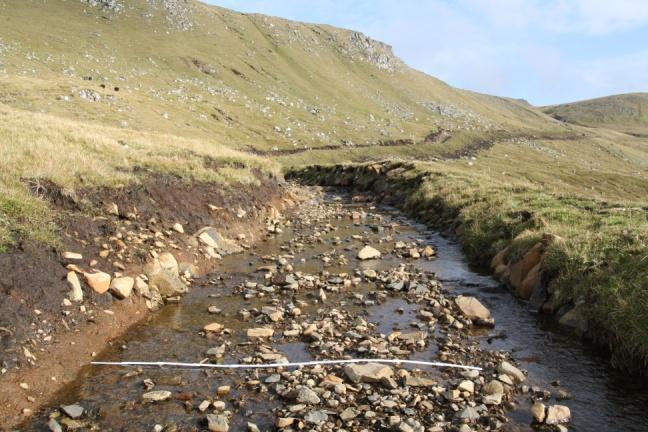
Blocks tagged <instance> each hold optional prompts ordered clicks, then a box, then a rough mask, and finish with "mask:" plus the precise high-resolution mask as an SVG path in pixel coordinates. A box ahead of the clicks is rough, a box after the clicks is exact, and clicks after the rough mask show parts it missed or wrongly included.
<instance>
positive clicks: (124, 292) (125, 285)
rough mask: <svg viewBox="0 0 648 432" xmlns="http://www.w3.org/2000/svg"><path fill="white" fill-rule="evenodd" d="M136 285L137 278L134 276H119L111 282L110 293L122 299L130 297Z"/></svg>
mask: <svg viewBox="0 0 648 432" xmlns="http://www.w3.org/2000/svg"><path fill="white" fill-rule="evenodd" d="M133 286H135V279H133V278H132V277H128V276H125V277H118V278H115V279H113V280H112V282H111V283H110V293H111V294H112V295H114V296H115V297H117V298H118V299H120V300H124V299H125V298H128V297H130V295H131V293H132V292H133Z"/></svg>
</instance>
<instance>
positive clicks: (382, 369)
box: [344, 363, 394, 383]
mask: <svg viewBox="0 0 648 432" xmlns="http://www.w3.org/2000/svg"><path fill="white" fill-rule="evenodd" d="M344 373H345V374H346V376H347V378H349V380H350V381H351V382H353V383H361V382H363V383H376V382H381V381H384V380H386V379H389V378H391V377H392V376H393V375H394V370H393V369H392V368H391V367H389V366H386V365H384V364H380V363H367V364H348V365H346V366H345V367H344Z"/></svg>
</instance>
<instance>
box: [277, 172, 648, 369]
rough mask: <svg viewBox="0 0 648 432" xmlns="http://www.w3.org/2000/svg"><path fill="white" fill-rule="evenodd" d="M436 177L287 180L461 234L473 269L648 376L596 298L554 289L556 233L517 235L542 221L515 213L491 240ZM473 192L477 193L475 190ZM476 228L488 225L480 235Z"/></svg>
mask: <svg viewBox="0 0 648 432" xmlns="http://www.w3.org/2000/svg"><path fill="white" fill-rule="evenodd" d="M434 175H438V174H437V173H435V174H432V173H427V172H425V170H415V169H414V167H413V166H411V165H410V164H407V163H398V162H396V163H390V162H384V163H372V164H359V165H331V166H311V167H306V168H301V169H295V170H293V171H291V172H289V173H288V175H287V176H288V177H289V178H296V179H299V180H301V181H302V182H305V183H307V184H318V185H326V186H341V187H350V188H354V189H355V190H358V191H366V192H370V193H371V194H372V196H374V197H375V198H376V199H377V200H378V201H380V202H383V203H387V204H390V205H394V206H396V207H398V208H400V209H402V210H404V211H405V212H406V213H407V214H408V215H409V216H411V217H413V218H414V219H415V220H417V221H419V222H422V223H425V224H427V225H429V226H432V227H435V228H436V229H442V230H444V231H445V232H446V233H448V234H450V235H453V236H457V237H458V238H459V239H460V240H461V242H462V244H463V246H464V251H465V252H466V254H467V255H468V257H469V259H470V260H471V262H472V264H473V265H475V266H477V267H478V268H480V269H482V270H487V269H490V272H492V274H493V275H494V276H495V277H496V278H497V279H498V280H500V281H501V282H502V283H504V284H506V285H507V286H508V287H509V288H510V289H511V291H513V293H514V294H515V295H516V296H517V297H520V298H522V299H525V300H528V307H529V309H530V310H531V311H533V312H544V313H546V314H547V315H549V316H552V317H554V318H555V319H556V320H558V321H559V322H560V323H561V324H563V325H565V326H568V327H571V328H572V329H573V330H574V331H575V332H576V333H577V334H579V335H583V336H586V337H588V338H589V339H592V340H594V341H596V342H598V343H600V346H601V347H605V348H607V347H611V348H612V349H613V350H615V353H614V354H615V355H617V356H618V357H622V358H621V360H620V361H619V362H617V364H616V365H617V366H619V365H620V366H623V367H628V368H631V369H633V370H634V371H636V372H641V371H642V370H643V369H642V367H641V365H642V362H641V354H640V353H638V350H634V351H633V350H631V349H629V348H628V347H632V346H633V344H635V343H637V342H636V341H633V340H632V339H631V337H630V336H628V335H625V334H622V333H619V332H615V331H613V330H612V329H611V328H609V327H606V325H605V324H604V323H602V322H600V321H598V320H596V319H592V315H595V314H594V313H593V311H592V310H590V309H591V308H590V309H588V305H590V304H594V303H595V302H596V300H595V299H593V298H591V299H590V300H589V302H590V303H588V301H586V300H583V299H580V300H575V299H574V298H573V297H570V294H569V293H568V292H565V290H564V289H563V290H561V289H559V288H558V287H557V284H556V283H554V281H555V280H556V278H557V275H558V274H559V273H560V271H561V265H564V263H560V262H558V263H557V264H556V262H555V261H556V260H555V259H554V260H553V262H552V263H551V265H548V264H547V261H548V259H547V255H549V253H548V251H549V249H550V248H552V247H553V246H555V247H556V248H559V247H560V246H561V245H562V244H564V240H563V239H561V238H560V237H557V236H555V235H553V234H551V233H544V234H543V235H542V238H541V239H539V240H534V241H531V242H529V240H526V239H519V238H515V236H514V235H513V234H512V233H513V232H521V231H523V230H524V229H525V227H529V228H532V227H533V226H534V223H535V221H534V215H533V214H532V213H531V212H529V211H519V212H518V214H516V215H513V216H514V217H512V219H513V220H514V222H513V224H512V225H510V226H507V225H506V224H499V225H498V224H493V226H494V227H495V228H497V229H498V232H490V233H487V234H486V235H484V233H483V232H480V230H481V231H483V227H484V226H488V224H487V223H485V222H484V221H480V220H477V221H475V220H473V221H470V222H467V221H466V220H465V219H464V216H463V215H462V210H463V209H462V208H461V207H458V206H456V205H452V204H450V203H449V202H448V200H447V197H445V196H444V195H443V194H442V193H437V192H435V191H433V190H432V187H431V186H430V182H428V180H430V179H431V178H432V177H433V176H434ZM465 193H466V194H470V191H468V190H467V191H466V192H465ZM473 199H474V200H475V201H479V200H480V199H481V198H480V197H478V196H475V197H474V198H473ZM509 216H511V215H507V217H509ZM476 225H481V226H480V227H478V229H477V230H475V226H476ZM486 242H488V244H486ZM572 272H573V269H572ZM624 338H625V339H624ZM638 343H639V344H642V343H643V342H638ZM635 346H636V345H635ZM619 347H620V348H619ZM617 348H618V350H617Z"/></svg>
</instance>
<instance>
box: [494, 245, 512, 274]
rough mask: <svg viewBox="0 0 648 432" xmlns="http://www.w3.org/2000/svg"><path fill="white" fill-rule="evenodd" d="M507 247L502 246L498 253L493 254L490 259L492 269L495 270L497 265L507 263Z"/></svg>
mask: <svg viewBox="0 0 648 432" xmlns="http://www.w3.org/2000/svg"><path fill="white" fill-rule="evenodd" d="M508 250H509V248H504V249H502V250H501V251H499V252H498V253H496V254H495V256H494V257H493V259H492V260H491V263H490V266H491V268H492V269H493V270H495V269H496V268H497V267H499V266H501V265H503V266H506V265H507V264H508V262H507V259H506V254H507V252H508Z"/></svg>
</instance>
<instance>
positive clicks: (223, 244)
mask: <svg viewBox="0 0 648 432" xmlns="http://www.w3.org/2000/svg"><path fill="white" fill-rule="evenodd" d="M195 237H196V238H198V240H199V241H200V242H201V243H203V244H204V245H205V246H207V247H209V248H213V249H215V250H216V251H218V253H219V254H221V255H232V254H237V253H241V252H243V248H242V247H241V246H239V245H238V244H236V243H235V242H233V241H232V240H229V239H226V238H225V237H223V236H222V235H221V234H220V233H219V232H218V230H217V229H216V228H212V227H205V228H203V229H201V230H200V231H198V232H197V233H196V234H195Z"/></svg>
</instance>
